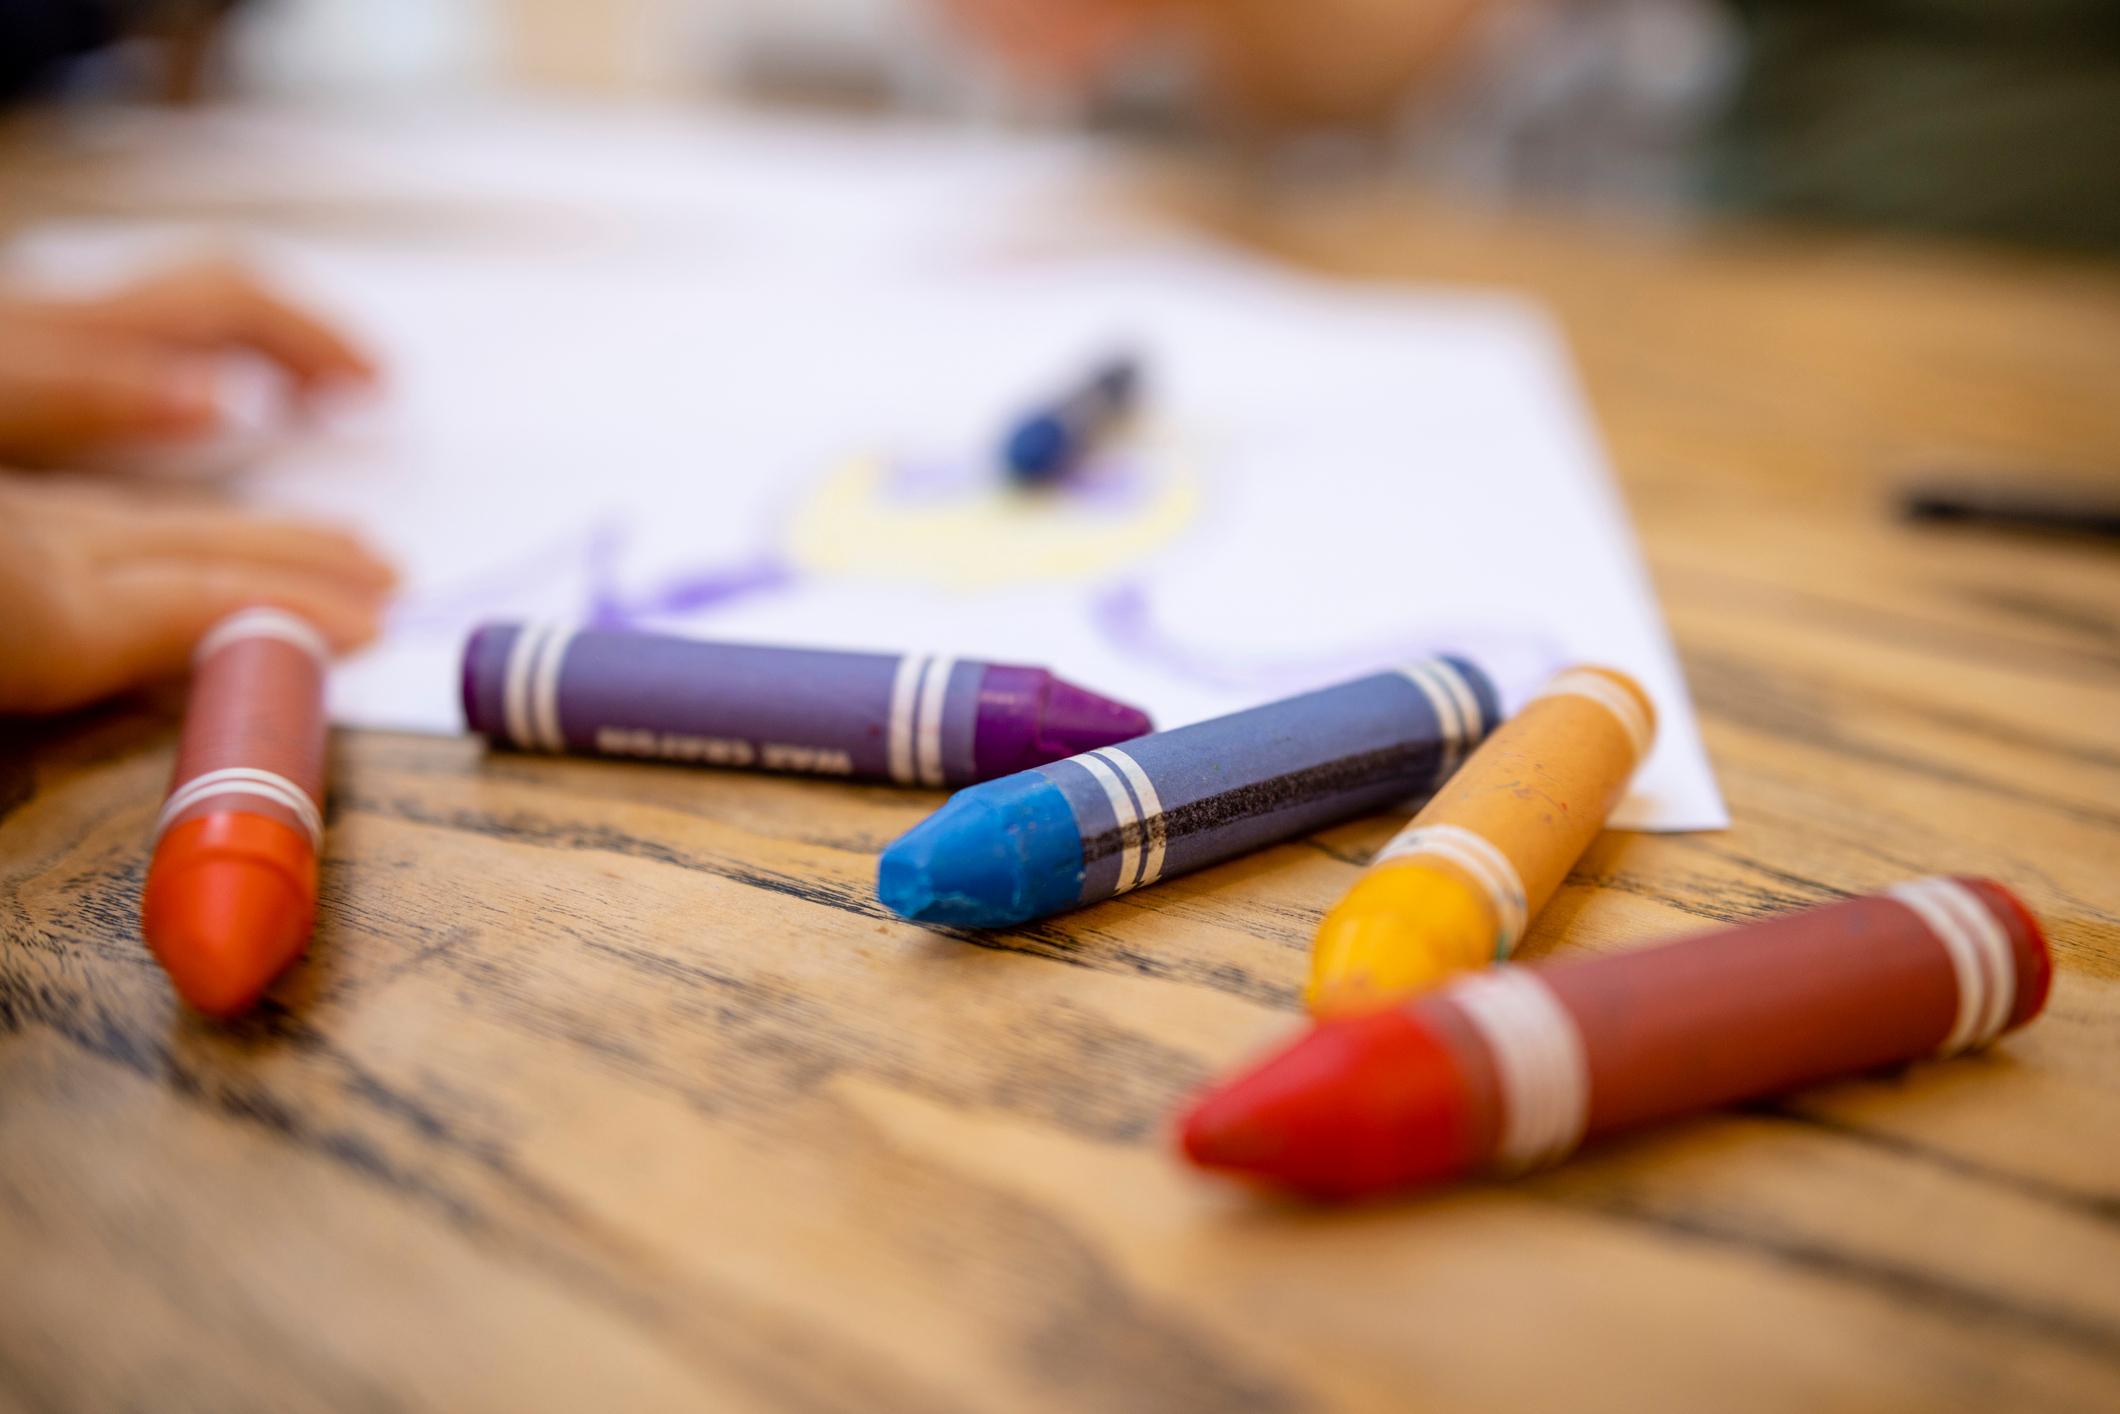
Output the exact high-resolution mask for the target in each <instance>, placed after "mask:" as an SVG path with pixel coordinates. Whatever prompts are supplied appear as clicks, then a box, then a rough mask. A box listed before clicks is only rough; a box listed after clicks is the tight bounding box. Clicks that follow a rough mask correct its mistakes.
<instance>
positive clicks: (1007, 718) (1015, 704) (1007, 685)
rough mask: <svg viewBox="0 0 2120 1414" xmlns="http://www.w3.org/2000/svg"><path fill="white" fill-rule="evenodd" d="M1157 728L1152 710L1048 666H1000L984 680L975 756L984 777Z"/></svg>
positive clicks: (1045, 761) (980, 773)
mask: <svg viewBox="0 0 2120 1414" xmlns="http://www.w3.org/2000/svg"><path fill="white" fill-rule="evenodd" d="M1154 730H1155V724H1154V723H1153V722H1151V721H1149V719H1148V714H1147V713H1146V712H1143V711H1142V710H1141V709H1140V708H1138V707H1130V706H1128V705H1127V704H1126V703H1124V702H1114V701H1112V699H1110V698H1109V697H1105V696H1103V695H1101V694H1099V693H1095V692H1091V691H1089V690H1088V689H1087V688H1081V687H1077V686H1075V685H1074V684H1073V683H1071V682H1069V681H1067V680H1066V679H1065V678H1060V677H1056V676H1054V675H1053V674H1052V673H1049V672H1047V671H1046V670H1045V669H1043V668H1018V667H1011V666H1007V665H1003V664H995V665H994V666H992V667H989V668H988V669H987V670H986V676H985V678H984V679H982V680H981V682H980V684H979V726H978V729H977V734H976V736H975V738H974V744H973V760H974V762H976V764H977V766H978V775H979V778H980V779H981V780H992V779H993V778H994V777H996V776H1006V775H1012V774H1014V773H1015V772H1017V771H1027V770H1029V769H1030V768H1031V767H1033V766H1043V765H1045V764H1047V763H1048V762H1052V761H1062V760H1065V759H1066V758H1068V757H1070V756H1078V755H1080V754H1081V753H1083V752H1085V751H1095V750H1096V749H1097V748H1098V747H1100V746H1116V745H1117V744H1118V743H1120V742H1122V741H1132V740H1133V739H1134V738H1135V737H1137V736H1146V735H1147V734H1148V733H1150V732H1152V731H1154Z"/></svg>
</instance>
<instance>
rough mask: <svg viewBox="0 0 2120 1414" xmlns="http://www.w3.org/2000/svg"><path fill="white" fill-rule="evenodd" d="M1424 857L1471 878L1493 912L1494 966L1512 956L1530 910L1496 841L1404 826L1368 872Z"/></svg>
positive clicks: (1460, 831) (1455, 830)
mask: <svg viewBox="0 0 2120 1414" xmlns="http://www.w3.org/2000/svg"><path fill="white" fill-rule="evenodd" d="M1424 855H1425V856H1427V857H1429V858H1433V859H1444V860H1448V861H1449V862H1450V863H1452V864H1455V865H1456V866H1457V867H1458V868H1459V869H1462V870H1463V871H1464V872H1465V873H1466V874H1468V875H1470V876H1471V878H1472V881H1473V883H1475V884H1477V885H1478V886H1479V888H1480V891H1481V892H1482V893H1484V894H1485V895H1486V896H1487V902H1488V903H1489V904H1490V905H1491V906H1492V907H1493V909H1494V916H1495V920H1496V932H1495V939H1494V956H1495V960H1496V961H1500V960H1501V959H1503V958H1506V957H1508V956H1509V954H1511V953H1512V952H1515V951H1516V945H1517V944H1518V943H1519V942H1520V941H1522V940H1523V936H1524V929H1525V928H1526V927H1528V926H1529V925H1530V922H1531V917H1530V914H1531V905H1530V902H1529V900H1528V899H1527V898H1526V897H1525V894H1524V880H1523V876H1522V875H1520V874H1518V873H1517V872H1516V865H1514V864H1513V863H1511V862H1510V860H1509V856H1508V855H1506V854H1504V853H1502V851H1501V849H1500V848H1499V847H1497V846H1496V845H1495V843H1494V841H1492V840H1490V839H1488V838H1486V837H1485V836H1484V835H1479V834H1475V833H1474V832H1473V831H1471V830H1468V829H1466V828H1465V827H1464V826H1462V825H1421V824H1413V825H1408V826H1407V827H1406V828H1405V829H1403V830H1401V831H1399V832H1398V834H1396V835H1394V836H1392V837H1391V839H1390V841H1389V842H1387V843H1386V844H1385V846H1384V847H1383V848H1382V849H1380V850H1378V851H1377V853H1376V857H1375V858H1374V859H1372V860H1370V861H1369V863H1370V867H1372V868H1374V867H1375V866H1377V865H1379V864H1383V863H1386V862H1387V861H1389V862H1394V863H1396V862H1399V861H1402V860H1406V859H1413V858H1418V857H1421V856H1424Z"/></svg>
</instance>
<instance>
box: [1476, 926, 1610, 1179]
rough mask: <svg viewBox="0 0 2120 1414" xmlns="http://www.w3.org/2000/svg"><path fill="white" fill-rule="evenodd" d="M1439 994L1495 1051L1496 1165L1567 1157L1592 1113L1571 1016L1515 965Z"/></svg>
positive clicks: (1586, 1068)
mask: <svg viewBox="0 0 2120 1414" xmlns="http://www.w3.org/2000/svg"><path fill="white" fill-rule="evenodd" d="M1444 995H1445V996H1446V997H1448V998H1449V1000H1450V1001H1451V1002H1452V1003H1454V1004H1455V1005H1456V1007H1457V1009H1458V1012H1459V1014H1460V1015H1462V1016H1463V1017H1464V1018H1465V1019H1466V1020H1467V1021H1468V1022H1470V1023H1471V1024H1472V1028H1473V1029H1474V1030H1475V1031H1477V1032H1478V1033H1479V1035H1480V1038H1481V1039H1482V1040H1484V1041H1485V1042H1486V1043H1487V1050H1488V1053H1489V1054H1490V1055H1492V1056H1493V1058H1494V1069H1495V1074H1496V1077H1497V1079H1498V1080H1499V1081H1500V1083H1501V1092H1502V1093H1501V1101H1502V1126H1501V1133H1500V1135H1499V1136H1498V1137H1497V1139H1496V1142H1495V1153H1494V1167H1496V1168H1497V1169H1499V1170H1501V1171H1502V1172H1504V1173H1514V1172H1521V1171H1522V1170H1524V1169H1529V1168H1537V1167H1540V1166H1542V1165H1545V1164H1550V1163H1552V1162H1554V1161H1555V1160H1557V1159H1560V1158H1563V1157H1565V1156H1566V1155H1567V1154H1568V1153H1569V1151H1570V1150H1572V1149H1574V1148H1575V1146H1576V1145H1577V1144H1579V1143H1581V1142H1582V1137H1583V1128H1584V1126H1585V1124H1587V1123H1588V1121H1589V1117H1590V1063H1589V1058H1588V1056H1587V1055H1586V1053H1585V1051H1584V1048H1583V1037H1582V1033H1581V1032H1580V1031H1579V1030H1577V1029H1576V1025H1575V1018H1574V1017H1572V1016H1570V1015H1569V1014H1568V1009H1567V1008H1566V1007H1564V1006H1563V1005H1561V1000H1560V998H1559V997H1557V996H1555V995H1554V994H1553V990H1552V988H1550V987H1548V986H1547V985H1546V984H1545V983H1544V982H1543V981H1541V980H1540V979H1539V977H1538V975H1537V974H1536V973H1533V972H1530V971H1527V970H1525V969H1523V968H1519V967H1497V968H1494V969H1493V970H1491V971H1488V972H1481V973H1475V974H1474V975H1472V976H1469V977H1465V978H1461V979H1459V980H1458V981H1456V982H1454V983H1452V984H1451V985H1450V988H1449V990H1448V991H1447V992H1445V993H1444Z"/></svg>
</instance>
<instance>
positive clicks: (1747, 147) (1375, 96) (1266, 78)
mask: <svg viewBox="0 0 2120 1414" xmlns="http://www.w3.org/2000/svg"><path fill="white" fill-rule="evenodd" d="M0 41H4V45H0V48H4V50H5V53H6V56H7V57H6V59H5V60H4V62H0V84H4V85H5V86H6V87H7V88H8V89H9V90H10V91H11V92H12V93H13V94H14V96H15V97H16V98H17V99H18V100H20V99H22V98H23V97H25V96H27V95H32V94H34V95H37V96H40V97H43V98H46V99H49V100H56V101H58V102H61V103H65V104H77V103H82V102H92V101H96V100H99V99H109V98H113V97H125V98H140V97H147V96H155V97H164V98H169V99H174V100H178V101H186V100H197V99H200V98H250V99H271V100H276V101H292V102H297V103H302V104H331V105H348V104H351V105H357V106H375V105H417V104H422V103H428V102H434V101H443V102H448V103H464V102H467V101H470V102H476V101H480V100H484V99H491V98H496V97H503V96H505V97H508V98H511V99H513V98H522V97H526V96H535V97H548V98H566V99H573V100H584V99H587V100H604V101H610V100H615V101H619V102H624V103H633V104H641V103H651V104H658V105H670V104H680V105H682V104H703V105H704V104H723V105H731V104H741V105H773V106H777V107H791V106H792V107H797V108H805V109H819V110H828V111H832V112H837V113H846V112H855V113H871V114H893V115H906V116H916V117H919V118H924V119H930V120H940V121H943V122H947V123H952V124H965V125H974V126H988V127H999V128H1009V129H1021V128H1030V129H1039V130H1045V129H1054V130H1075V129H1087V130H1093V131H1099V132H1108V133H1122V134H1125V135H1127V136H1128V137H1129V138H1132V139H1136V140H1138V141H1140V142H1143V143H1154V144H1169V145H1172V146H1175V147H1180V148H1183V149H1186V150H1188V151H1193V150H1205V151H1208V152H1211V153H1214V154H1216V155H1217V156H1228V157H1231V158H1234V159H1237V160H1241V161H1242V162H1244V163H1246V164H1249V165H1250V166H1252V167H1254V168H1258V169H1261V170H1265V171H1267V172H1269V173H1272V174H1274V175H1276V176H1287V177H1291V178H1294V179H1298V180H1309V179H1320V178H1322V179H1331V178H1335V177H1349V176H1353V177H1356V178H1360V179H1375V178H1380V177H1390V178H1395V179H1396V178H1403V179H1406V180H1408V181H1410V182H1415V183H1418V184H1419V185H1421V186H1422V187H1424V188H1426V189H1430V190H1441V191H1445V192H1448V193H1450V194H1453V195H1461V196H1468V197H1469V196H1478V197H1486V198H1510V199H1522V198H1531V199H1534V200H1540V201H1548V200H1550V201H1563V202H1567V203H1571V204H1576V205H1584V206H1591V207H1599V208H1605V209H1615V210H1625V211H1629V212H1645V211H1646V212H1654V213H1679V212H1686V211H1691V210H1738V211H1744V212H1757V213H1765V214H1768V215H1771V216H1774V217H1778V218H1783V219H1791V220H1801V221H1818V222H1834V223H1852V224H1858V225H1868V226H1887V227H1901V228H1912V229H1920V230H1927V231H1934V232H1942V233H1946V234H1950V235H1959V236H1969V237H1975V238H1989V239H1999V240H2005V241H2012V242H2020V243H2031V244H2037V245H2045V246H2058V247H2075V248H2088V249H2099V250H2111V249H2114V248H2116V247H2120V181H2115V180H2114V173H2115V171H2116V170H2120V3H2108V0H2012V2H2011V3H2008V4H1996V3H1989V0H1417V2H1416V3H1403V0H1315V2H1314V3H1305V4H1302V5H1285V4H1282V5H1276V4H1272V3H1269V0H608V3H596V4H589V3H577V2H576V0H250V3H235V4H229V3H226V0H0Z"/></svg>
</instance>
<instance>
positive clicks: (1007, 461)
mask: <svg viewBox="0 0 2120 1414" xmlns="http://www.w3.org/2000/svg"><path fill="white" fill-rule="evenodd" d="M1140 397H1141V364H1140V361H1139V360H1137V359H1135V358H1134V357H1133V355H1131V354H1122V355H1120V356H1119V357H1117V358H1113V359H1109V360H1107V361H1106V362H1105V363H1103V364H1101V365H1099V367H1098V368H1097V371H1096V372H1095V373H1093V374H1091V375H1090V377H1089V379H1088V381H1087V382H1085V383H1083V385H1082V386H1081V387H1079V388H1077V389H1075V391H1073V392H1071V393H1069V394H1068V395H1067V396H1066V397H1064V398H1062V399H1060V400H1059V401H1058V402H1056V403H1054V404H1053V405H1052V406H1050V407H1045V408H1039V409H1038V410H1036V411H1034V412H1032V413H1030V414H1028V415H1027V416H1025V417H1024V418H1023V420H1022V421H1020V422H1018V423H1017V424H1016V425H1015V426H1014V427H1012V428H1010V429H1009V434H1008V436H1007V438H1006V439H1004V440H1003V442H1002V444H1001V461H1002V464H1003V465H1004V466H1006V467H1007V468H1008V471H1009V475H1010V476H1012V477H1014V478H1015V479H1016V480H1018V481H1021V482H1025V483H1036V482H1041V481H1051V480H1053V479H1055V478H1056V477H1060V476H1064V475H1066V474H1067V472H1068V471H1069V470H1071V469H1072V468H1073V467H1074V466H1075V465H1076V464H1077V463H1079V462H1080V461H1081V460H1082V459H1083V457H1084V456H1086V455H1088V453H1089V450H1090V448H1091V447H1093V446H1095V445H1096V444H1097V443H1098V442H1099V441H1101V440H1102V439H1103V438H1105V437H1106V436H1108V435H1110V433H1111V430H1112V429H1113V428H1114V427H1116V426H1117V425H1118V424H1119V423H1120V422H1122V421H1124V420H1125V419H1126V417H1127V416H1128V415H1130V414H1131V413H1132V412H1133V410H1134V405H1135V404H1136V403H1137V402H1138V401H1139V400H1140Z"/></svg>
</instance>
